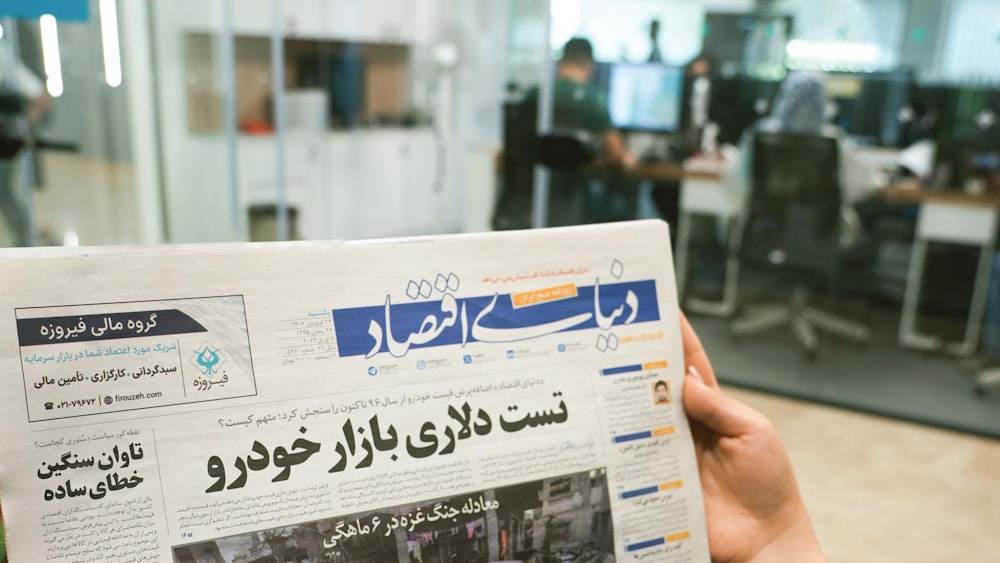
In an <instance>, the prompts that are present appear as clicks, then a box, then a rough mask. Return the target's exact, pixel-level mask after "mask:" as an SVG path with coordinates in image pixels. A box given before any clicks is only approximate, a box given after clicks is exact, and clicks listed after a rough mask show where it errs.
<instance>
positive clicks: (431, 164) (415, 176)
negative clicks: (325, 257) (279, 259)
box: [237, 129, 452, 239]
mask: <svg viewBox="0 0 1000 563" xmlns="http://www.w3.org/2000/svg"><path fill="white" fill-rule="evenodd" d="M276 146H277V145H276V143H275V140H274V138H273V137H242V138H240V140H239V143H238V147H239V148H238V152H237V165H238V179H237V181H238V183H239V186H240V195H241V199H242V201H243V205H244V207H245V208H249V207H250V206H251V205H256V204H274V203H276V202H277V196H278V192H277V189H278V176H277V172H276V170H277V165H276V156H275V150H276ZM286 147H287V148H286V150H285V185H286V189H287V192H286V193H287V201H288V204H289V205H290V206H292V207H295V208H296V209H297V210H298V214H299V220H298V232H299V236H301V237H302V238H304V239H367V238H383V237H397V236H407V235H426V234H435V233H441V232H444V231H446V230H450V229H451V227H449V226H448V225H450V224H451V217H452V214H451V213H450V211H449V209H450V207H451V201H450V195H449V192H448V191H447V190H446V189H445V188H444V182H443V180H444V178H442V177H440V176H439V174H440V171H441V170H442V169H443V163H442V162H439V161H438V158H439V146H438V144H437V142H436V141H435V138H434V135H433V133H432V132H431V131H430V130H428V129H384V130H363V131H355V132H343V133H320V134H292V135H289V136H288V137H287V139H286Z"/></svg>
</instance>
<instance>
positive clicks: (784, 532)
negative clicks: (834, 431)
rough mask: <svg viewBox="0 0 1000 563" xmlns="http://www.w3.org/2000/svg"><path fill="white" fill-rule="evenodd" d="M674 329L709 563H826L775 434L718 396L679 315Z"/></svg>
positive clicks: (754, 416)
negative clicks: (680, 351)
mask: <svg viewBox="0 0 1000 563" xmlns="http://www.w3.org/2000/svg"><path fill="white" fill-rule="evenodd" d="M681 331H682V338H683V340H684V361H685V364H686V366H687V373H686V375H685V377H684V407H685V409H687V414H688V417H689V418H690V420H691V434H692V437H693V438H694V445H695V454H696V456H697V459H698V472H699V475H700V477H701V487H702V493H703V495H704V498H705V518H706V521H707V525H708V543H709V548H710V550H711V555H712V560H713V561H754V562H763V561H796V562H800V563H802V562H825V561H826V557H825V556H824V555H823V552H822V550H821V549H820V546H819V541H818V540H817V539H816V534H815V532H814V531H813V528H812V523H811V522H810V521H809V514H808V513H807V512H806V507H805V503H804V502H803V501H802V496H801V495H800V494H799V489H798V485H796V482H795V474H794V473H793V472H792V464H791V462H790V461H789V460H788V455H787V453H786V452H785V448H784V446H783V445H782V443H781V438H780V437H779V436H778V432H777V430H776V429H775V428H774V426H773V425H772V424H771V422H770V421H769V420H768V419H767V418H766V417H765V416H764V415H762V414H760V413H759V412H757V411H755V410H753V409H752V408H750V407H748V406H747V405H744V404H743V403H740V402H739V401H736V400H733V399H730V398H728V397H725V396H724V395H723V394H722V391H721V390H720V389H719V383H718V381H717V380H716V379H715V373H714V372H713V371H712V365H711V363H710V362H709V359H708V354H706V352H705V349H704V348H703V347H702V345H701V341H700V340H699V339H698V335H697V334H696V333H695V332H694V329H692V328H691V325H690V324H689V323H688V321H687V319H686V318H685V317H684V315H683V313H682V314H681Z"/></svg>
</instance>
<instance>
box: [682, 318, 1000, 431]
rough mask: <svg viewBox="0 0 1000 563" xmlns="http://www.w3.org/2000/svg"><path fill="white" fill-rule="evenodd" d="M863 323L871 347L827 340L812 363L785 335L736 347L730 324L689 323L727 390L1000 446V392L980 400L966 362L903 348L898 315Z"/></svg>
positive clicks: (758, 337) (753, 339) (767, 336)
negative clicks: (998, 441)
mask: <svg viewBox="0 0 1000 563" xmlns="http://www.w3.org/2000/svg"><path fill="white" fill-rule="evenodd" d="M860 316H862V317H863V318H864V319H865V320H866V322H867V324H868V326H869V327H870V328H871V329H872V337H871V341H870V342H868V343H867V344H864V345H858V344H855V343H851V342H846V341H844V340H841V339H836V338H833V337H824V335H822V334H821V335H820V351H819V355H818V359H817V360H816V361H814V362H811V361H809V360H808V359H807V358H806V356H805V354H803V352H802V351H801V349H800V348H799V347H798V346H797V345H796V343H795V340H794V339H793V337H792V335H791V333H790V331H789V330H787V329H784V328H779V329H775V330H772V331H770V332H766V333H761V334H756V335H750V336H743V337H741V338H740V339H739V340H734V339H733V338H732V336H731V335H730V332H729V321H728V320H725V319H718V318H711V317H704V316H694V315H691V316H690V317H689V318H690V320H691V324H692V325H693V326H694V327H695V329H696V330H697V331H698V334H699V336H700V337H701V338H702V340H703V343H704V345H705V347H706V349H708V351H709V354H710V355H711V357H712V360H713V363H714V366H715V370H716V371H717V372H718V373H719V374H720V378H722V379H723V380H724V381H726V382H727V383H730V384H735V385H738V386H741V387H748V388H751V389H756V390H761V391H767V392H773V393H778V394H782V395H787V396H791V397H796V398H800V399H807V400H811V401H816V402H819V403H825V404H831V405H836V406H844V407H847V408H851V409H856V410H860V411H865V412H872V413H876V414H880V415H887V416H893V417H897V418H901V419H904V420H909V421H917V422H922V423H926V424H932V425H936V426H941V427H944V428H948V429H952V430H959V431H963V432H972V433H977V434H980V435H983V436H988V437H994V438H1000V389H996V388H995V389H993V390H991V391H990V392H988V393H987V394H986V395H985V396H981V397H980V396H976V395H975V394H974V393H973V384H972V372H971V371H970V370H968V369H964V368H963V364H962V362H959V361H957V360H956V359H955V358H952V357H950V356H945V355H943V354H931V353H926V352H917V351H914V350H909V349H905V348H902V347H900V345H899V344H898V343H897V341H896V333H897V330H898V326H899V317H898V313H897V312H892V311H888V310H886V309H883V308H876V309H869V310H866V311H863V312H862V313H861V315H860ZM855 318H857V314H855Z"/></svg>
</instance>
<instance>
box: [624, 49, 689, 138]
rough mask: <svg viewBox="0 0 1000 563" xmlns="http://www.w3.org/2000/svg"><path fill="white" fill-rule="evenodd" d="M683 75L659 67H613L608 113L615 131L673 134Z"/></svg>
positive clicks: (638, 65) (677, 115)
mask: <svg viewBox="0 0 1000 563" xmlns="http://www.w3.org/2000/svg"><path fill="white" fill-rule="evenodd" d="M683 88H684V71H683V70H682V69H680V68H676V67H670V66H665V65H662V64H655V63H654V64H615V65H613V66H612V67H611V73H610V78H609V84H608V110H609V111H610V113H611V122H612V123H613V124H614V126H615V127H617V128H619V129H627V130H633V131H657V132H665V133H669V132H673V131H676V130H677V129H678V127H679V126H680V110H681V97H682V94H683Z"/></svg>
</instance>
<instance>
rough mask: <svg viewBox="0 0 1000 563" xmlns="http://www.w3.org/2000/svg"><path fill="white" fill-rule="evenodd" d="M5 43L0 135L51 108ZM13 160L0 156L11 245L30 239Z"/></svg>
mask: <svg viewBox="0 0 1000 563" xmlns="http://www.w3.org/2000/svg"><path fill="white" fill-rule="evenodd" d="M5 47H6V46H5V45H0V134H3V135H10V134H18V129H19V128H22V129H23V127H19V126H20V125H22V124H20V123H19V121H20V120H21V118H22V117H23V118H24V119H26V120H27V122H28V124H29V125H32V124H35V123H37V122H38V121H39V120H40V119H41V118H42V116H43V115H45V113H47V112H48V111H49V109H50V108H51V107H52V98H51V97H50V96H49V94H48V92H46V90H45V84H44V83H43V82H42V80H41V79H40V78H38V76H36V75H35V74H34V73H33V72H32V71H31V70H30V69H29V68H28V67H27V66H25V65H24V63H23V62H21V61H20V60H17V59H16V58H14V57H13V56H12V53H11V51H10V50H9V49H7V48H5ZM15 163H16V160H15V159H14V158H11V157H10V156H8V155H2V156H0V213H2V215H3V219H4V222H5V223H6V227H7V229H8V230H9V231H10V232H11V234H12V235H13V237H14V244H15V246H27V245H28V244H29V242H30V233H28V226H29V224H30V218H29V217H27V208H26V206H25V202H23V201H21V197H20V196H19V194H18V193H17V184H16V182H14V176H13V174H14V168H15V166H14V165H15Z"/></svg>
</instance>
